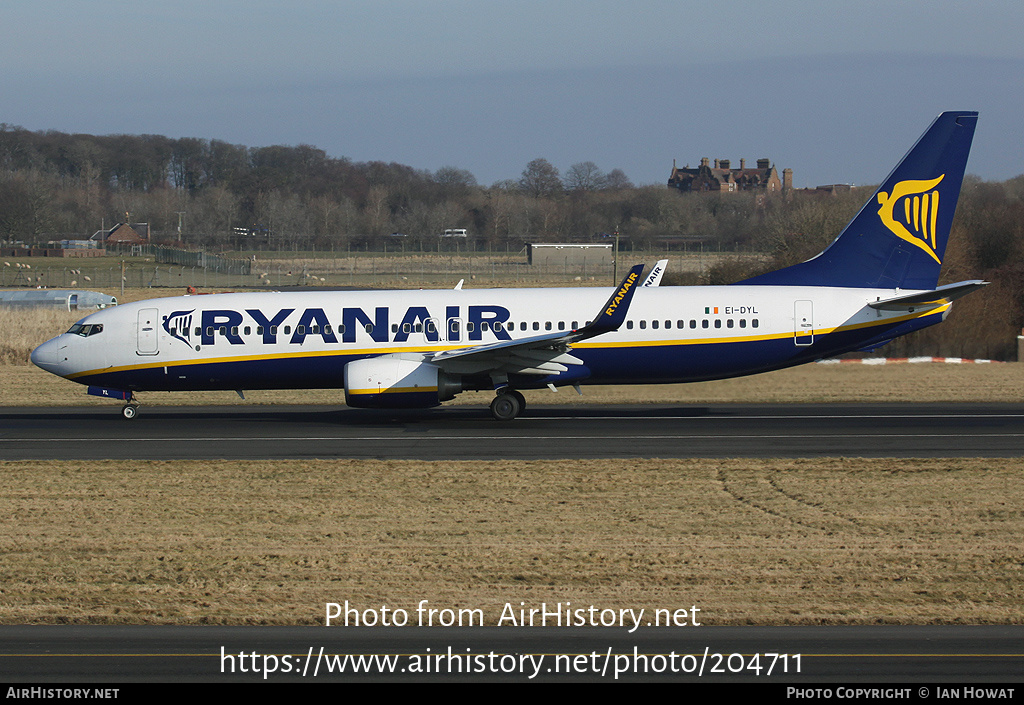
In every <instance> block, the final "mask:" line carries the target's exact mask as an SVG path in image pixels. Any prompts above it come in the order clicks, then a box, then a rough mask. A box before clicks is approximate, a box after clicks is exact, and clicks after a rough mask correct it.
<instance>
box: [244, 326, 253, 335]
mask: <svg viewBox="0 0 1024 705" xmlns="http://www.w3.org/2000/svg"><path fill="white" fill-rule="evenodd" d="M250 333H252V327H251V326H246V327H245V334H246V335H249V334H250Z"/></svg>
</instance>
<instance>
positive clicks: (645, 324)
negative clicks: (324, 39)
mask: <svg viewBox="0 0 1024 705" xmlns="http://www.w3.org/2000/svg"><path fill="white" fill-rule="evenodd" d="M646 328H647V321H640V330H645V329H646Z"/></svg>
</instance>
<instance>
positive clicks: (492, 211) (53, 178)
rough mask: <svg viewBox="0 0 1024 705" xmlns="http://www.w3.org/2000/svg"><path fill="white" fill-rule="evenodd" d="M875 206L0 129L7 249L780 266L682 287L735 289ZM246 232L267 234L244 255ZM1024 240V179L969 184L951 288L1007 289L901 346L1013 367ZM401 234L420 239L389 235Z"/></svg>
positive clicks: (858, 193) (813, 249) (595, 176)
mask: <svg viewBox="0 0 1024 705" xmlns="http://www.w3.org/2000/svg"><path fill="white" fill-rule="evenodd" d="M870 193H871V191H870V189H867V188H861V189H852V190H851V191H848V192H845V193H843V192H840V193H837V194H829V195H821V194H815V193H805V192H801V191H795V192H791V193H788V194H754V193H750V192H741V193H733V194H680V193H679V192H677V191H675V190H672V189H668V188H666V187H665V186H664V185H653V186H634V185H633V184H632V183H630V181H629V179H628V178H627V177H626V175H625V174H623V173H622V172H621V171H620V170H613V171H611V172H608V173H605V172H603V171H601V169H600V168H598V167H597V165H595V164H594V163H592V162H582V163H579V164H574V165H572V166H571V167H570V168H569V169H568V170H567V171H566V173H565V174H564V175H563V174H561V173H559V171H558V170H557V169H556V168H555V167H554V166H553V165H552V164H550V163H549V162H548V161H546V160H544V159H536V160H534V161H532V162H530V163H529V164H528V165H526V167H525V168H524V170H523V172H522V174H521V178H519V179H518V180H510V181H505V182H499V183H496V184H493V185H491V186H489V187H485V186H481V185H480V184H478V183H477V181H476V179H475V178H474V176H473V175H472V174H471V173H470V172H468V171H465V170H463V169H459V168H456V167H445V168H442V169H439V170H437V171H435V172H429V171H423V170H416V169H413V168H412V167H408V166H405V165H401V164H393V163H391V164H387V163H383V162H365V163H356V162H352V161H351V160H348V159H345V158H334V157H328V156H327V155H326V153H325V152H324V151H323V150H320V149H317V148H315V147H310V146H308V145H300V146H297V147H285V146H273V147H262V148H247V147H243V146H239V145H231V144H228V143H225V142H220V141H217V140H199V139H170V138H166V137H159V136H153V135H142V136H129V135H116V136H108V137H97V136H93V135H69V134H64V133H59V132H30V131H27V130H23V129H21V128H15V127H11V126H7V125H0V240H21V241H26V242H30V243H39V242H45V241H47V240H52V239H58V238H68V237H72V238H74V237H83V236H88V235H90V234H92V233H93V232H94V231H96V230H97V229H99V227H100V224H101V223H103V224H105V225H107V226H108V227H109V226H110V225H112V224H113V223H115V222H117V221H122V220H124V219H125V217H126V214H130V215H129V217H130V219H131V220H132V221H133V222H148V223H149V224H150V227H151V232H153V233H154V236H155V239H163V240H176V239H177V236H178V224H179V222H182V223H183V229H182V239H183V240H184V244H186V245H188V246H204V247H207V248H219V249H230V248H236V247H245V248H254V247H260V248H268V249H274V248H280V249H310V248H314V247H315V248H317V249H335V250H338V251H343V250H345V249H346V248H348V247H355V248H362V247H372V248H379V247H380V246H381V245H382V244H383V243H385V242H392V243H397V242H401V243H402V245H403V246H404V247H406V249H420V248H422V249H424V250H430V249H435V248H436V247H437V244H438V242H439V239H438V235H439V234H440V233H441V232H443V230H445V229H446V228H466V229H467V230H469V232H470V233H471V234H472V235H473V236H474V237H473V238H472V240H471V242H472V243H475V244H476V245H477V246H479V247H487V246H490V247H493V248H494V249H505V248H506V247H507V248H509V249H511V250H513V251H515V250H518V249H519V248H520V247H521V246H522V244H523V243H524V242H529V241H549V242H550V241H589V240H593V239H594V238H595V237H599V236H600V235H601V234H609V233H614V232H616V231H618V232H619V233H620V234H621V235H622V237H623V238H624V239H625V241H626V242H627V243H630V244H632V245H633V246H634V247H640V248H644V249H653V248H660V247H661V246H664V245H666V244H668V243H675V244H678V243H681V242H692V243H694V244H693V247H696V246H697V245H696V243H698V242H699V243H701V244H702V245H703V246H705V247H709V248H713V249H722V250H730V249H739V248H741V249H749V250H754V251H758V252H763V253H767V254H768V255H769V258H768V260H767V261H765V262H763V263H762V264H760V265H751V264H750V263H749V262H750V260H749V259H748V260H745V261H744V262H745V263H740V262H739V261H737V262H736V263H728V262H727V263H725V264H722V265H719V266H718V267H716V268H715V269H714V270H712V271H711V272H709V273H706V274H704V275H700V276H698V275H690V276H683V275H678V274H677V275H675V279H674V281H675V283H713V284H719V283H721V284H724V283H730V282H732V281H737V280H739V279H742V278H744V277H746V276H750V275H752V274H756V273H757V272H758V271H759V270H763V269H771V268H777V267H781V266H785V265H788V264H792V263H795V262H799V261H802V260H804V259H807V258H808V257H811V256H813V255H814V254H816V253H817V252H820V251H821V250H822V249H823V248H824V247H825V246H826V245H827V244H828V243H829V242H830V241H831V239H832V238H833V237H835V235H836V234H837V233H838V232H839V231H840V230H841V229H842V227H843V226H844V225H845V224H846V223H847V222H848V221H849V220H850V218H851V217H852V216H853V215H854V214H855V213H856V211H857V209H858V208H860V207H861V206H862V205H863V203H864V201H865V200H866V199H867V198H868V196H869V195H870ZM236 228H242V229H248V230H250V231H251V232H252V233H253V234H252V235H251V236H247V237H245V238H243V240H244V241H243V242H239V241H238V240H237V239H236V238H234V237H233V233H234V232H235V229H236ZM1022 229H1024V176H1020V177H1017V178H1014V179H1010V180H1008V181H1005V182H1000V183H992V182H984V181H982V180H980V179H977V178H975V177H970V176H969V177H968V178H967V179H966V180H965V182H964V186H963V190H962V193H961V197H960V205H959V207H958V211H957V217H956V219H955V221H954V226H953V233H952V237H951V240H950V245H949V248H948V251H947V255H946V261H945V266H944V268H943V280H944V282H948V281H957V280H962V279H987V280H989V281H992V282H993V284H992V286H990V287H988V288H987V289H986V290H985V291H984V292H982V293H980V294H976V295H972V296H970V297H967V298H966V299H964V300H963V301H962V302H958V303H957V305H956V307H955V308H954V314H953V316H952V317H951V320H950V322H949V323H947V325H945V326H941V327H939V328H936V329H932V330H931V331H927V332H925V333H923V334H921V335H919V336H917V337H914V338H908V339H905V340H902V341H898V342H897V343H894V344H893V346H892V350H893V351H894V352H896V353H899V352H911V351H917V352H919V353H921V354H958V355H963V356H972V357H1004V358H1005V357H1012V356H1013V354H1014V351H1013V350H1012V349H1011V348H1012V347H1013V346H1014V345H1015V339H1016V334H1017V332H1018V331H1019V330H1020V327H1021V325H1022V323H1024V303H1022V302H1024V249H1022V248H1024V245H1022V243H1024V232H1022ZM392 233H401V234H404V235H406V237H403V238H401V239H397V238H396V239H389V236H390V235H391V234H392ZM979 322H981V323H980V324H979ZM933 336H939V337H933ZM953 341H957V342H955V345H954V342H953ZM907 346H910V347H907ZM951 346H952V347H951ZM929 348H931V349H930V350H929ZM953 348H955V349H953Z"/></svg>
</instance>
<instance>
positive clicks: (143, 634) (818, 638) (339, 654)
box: [0, 626, 1024, 699]
mask: <svg viewBox="0 0 1024 705" xmlns="http://www.w3.org/2000/svg"><path fill="white" fill-rule="evenodd" d="M1022 636H1024V627H1020V626H981V627H968V626H958V627H948V626H946V627H942V626H936V627H893V626H874V627H680V628H668V627H660V628H652V629H648V630H646V632H645V631H644V630H643V629H640V630H637V632H635V633H633V634H630V633H628V630H626V629H616V628H601V627H596V628H575V627H574V628H566V627H558V626H547V627H533V628H525V629H524V628H514V627H494V626H488V627H451V628H440V627H433V628H429V627H416V626H405V627H391V628H384V627H376V628H366V627H339V626H334V627H329V628H328V627H221V626H201V627H175V626H150V627H128V626H121V627H117V626H55V627H48V626H10V627H0V657H2V658H0V679H3V680H4V681H7V682H22V683H32V684H38V683H60V682H64V683H67V682H72V683H106V684H111V683H145V682H160V683H182V682H187V683H227V682H232V683H240V682H248V683H300V682H306V683H315V682H352V681H377V682H380V681H389V682H400V681H406V682H423V681H434V682H439V681H440V682H471V681H487V682H519V683H529V682H553V681H573V682H608V683H613V682H651V681H659V680H663V681H674V682H689V683H706V684H709V685H710V684H722V683H737V682H742V683H758V684H760V685H762V686H772V685H774V686H777V687H778V688H779V689H780V691H781V690H783V687H782V686H783V684H792V683H804V684H806V683H842V684H844V685H849V684H858V683H872V684H875V683H890V684H892V683H903V684H913V685H914V695H915V696H921V694H922V691H921V690H919V688H920V685H919V684H922V683H940V682H941V683H959V684H962V685H968V684H969V685H971V686H979V685H981V684H984V683H993V682H995V683H1015V682H1019V681H1020V674H1021V666H1022V665H1024V651H1022V649H1021V644H1022V640H1021V638H1022ZM346 654H353V655H357V656H363V657H364V658H363V659H361V660H359V659H352V658H345V657H344V655H346ZM367 657H368V658H367ZM127 692H129V693H131V692H134V691H132V690H131V689H128V691H127ZM928 692H929V696H932V695H935V694H936V688H935V687H934V686H933V687H930V688H929V689H928ZM1018 692H1019V689H1018ZM839 697H844V696H839ZM845 697H849V698H852V697H853V693H850V694H847V695H845ZM904 697H910V696H909V694H908V695H905V696H904ZM922 699H927V697H922Z"/></svg>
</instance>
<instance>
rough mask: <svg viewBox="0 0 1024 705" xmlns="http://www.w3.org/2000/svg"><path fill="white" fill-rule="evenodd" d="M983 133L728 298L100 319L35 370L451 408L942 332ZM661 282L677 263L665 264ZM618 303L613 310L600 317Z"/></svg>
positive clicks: (182, 308) (707, 295) (365, 305)
mask: <svg viewBox="0 0 1024 705" xmlns="http://www.w3.org/2000/svg"><path fill="white" fill-rule="evenodd" d="M976 122H977V113H975V112H947V113H943V114H941V115H939V117H938V118H936V120H935V121H934V122H933V123H932V125H931V126H930V127H929V128H928V130H927V131H926V132H925V133H924V135H923V136H922V137H921V138H920V139H919V140H918V142H917V143H916V144H915V145H914V147H913V148H912V149H911V150H910V152H908V153H907V155H906V156H905V157H904V158H903V160H902V161H901V162H900V163H899V165H898V166H897V167H896V169H894V170H893V172H892V174H890V175H889V177H888V178H887V179H886V180H885V182H884V183H883V184H882V185H881V186H880V187H879V189H878V191H877V192H875V194H874V195H872V197H871V199H870V200H869V201H868V203H867V204H866V205H865V206H864V207H863V208H862V209H861V211H860V212H859V213H858V214H857V216H856V217H854V219H853V220H852V221H851V222H850V224H849V225H847V226H846V228H845V229H844V230H843V231H842V233H840V234H839V236H838V237H837V238H836V239H835V241H834V242H833V243H832V244H831V245H830V246H829V247H828V248H827V249H826V250H825V251H824V252H822V253H821V254H820V255H818V256H817V257H814V258H813V259H810V260H808V261H806V262H803V263H801V264H797V265H794V266H792V267H787V268H785V269H781V270H778V271H775V272H771V273H769V274H765V275H761V276H758V277H754V278H752V279H748V280H746V281H743V282H739V283H738V284H733V285H730V286H713V287H702V286H697V287H674V286H669V287H665V286H657V284H658V282H659V280H660V272H658V271H656V272H654V276H653V277H648V281H647V282H646V283H647V286H644V285H643V284H644V283H645V282H644V279H643V278H642V276H641V275H642V270H643V265H638V266H636V267H634V268H633V269H632V270H631V271H630V272H629V274H628V275H627V276H626V277H625V279H624V280H623V281H622V284H621V285H620V286H618V287H617V288H615V289H612V290H611V291H610V292H609V291H608V290H607V289H604V290H602V289H596V288H570V289H482V290H466V289H462V288H461V287H457V288H456V289H447V290H432V291H423V290H417V291H355V292H347V291H346V292H304V293H235V294H214V295H208V296H184V297H174V298H164V299H152V300H148V301H139V302H135V303H130V304H122V305H120V306H117V307H116V308H110V309H106V310H103V311H99V312H97V313H94V314H92V315H90V316H87V317H85V318H83V319H82V320H81V321H79V322H78V323H76V324H75V325H73V326H72V327H71V329H70V330H69V331H68V332H67V333H64V334H63V335H60V336H58V337H56V338H53V339H52V340H49V341H47V342H46V343H43V344H42V345H40V346H39V347H38V348H36V349H35V350H34V351H33V353H32V361H33V362H34V363H35V364H36V365H38V366H39V367H41V368H43V369H45V370H48V371H50V372H52V373H54V374H56V375H60V376H61V377H65V378H67V379H70V380H74V381H76V382H79V383H81V384H84V385H88V386H89V393H91V394H96V395H98V396H106V397H111V398H116V399H121V400H124V401H125V405H124V407H123V414H124V416H125V417H126V418H133V417H134V416H135V415H136V411H137V401H136V398H135V394H136V392H142V391H156V390H164V391H185V390H201V389H202V390H206V389H227V390H236V391H238V392H239V394H241V393H242V392H243V390H249V389H311V388H337V389H342V388H343V389H344V390H345V401H346V403H347V404H349V405H350V406H356V407H371V408H412V407H431V406H437V405H439V404H440V403H441V402H444V401H446V400H449V399H451V398H453V397H454V396H455V395H456V394H458V393H459V392H462V391H465V390H480V389H493V390H494V391H495V392H496V394H495V397H494V400H493V401H492V402H491V413H492V414H493V415H494V417H495V418H496V419H498V420H502V421H506V420H511V419H514V418H515V417H516V416H517V415H518V414H519V413H520V411H522V409H523V408H524V407H525V399H524V397H523V395H522V393H521V392H520V390H524V389H541V388H544V387H550V388H552V389H554V388H556V387H558V386H566V385H569V386H573V387H575V388H576V390H577V391H579V385H580V384H584V383H587V384H638V383H644V384H647V383H668V382H692V381H698V380H710V379H720V378H725V377H736V376H740V375H748V374H754V373H757V372H765V371H768V370H776V369H780V368H784V367H790V366H793V365H799V364H802V363H805V362H811V361H813V360H817V359H820V358H823V357H830V356H833V355H837V354H840V353H844V352H849V351H855V350H868V349H873V348H876V347H878V346H880V345H883V344H884V343H886V342H888V341H889V340H892V339H893V338H895V337H897V336H900V335H905V334H906V333H910V332H912V331H915V330H919V329H921V328H924V327H926V326H930V325H933V324H935V323H938V322H940V321H941V320H943V319H944V318H945V317H946V315H947V313H948V312H949V310H950V305H951V303H950V302H951V301H952V300H953V299H955V298H957V297H959V296H962V295H964V294H967V293H969V292H971V291H974V290H975V289H978V288H979V287H981V286H984V284H985V282H982V281H967V282H960V283H957V284H950V285H946V286H941V287H937V284H938V276H939V269H940V267H941V263H942V257H943V253H944V252H945V248H946V240H947V237H948V235H949V229H950V223H951V221H952V219H953V212H954V210H955V208H956V202H957V198H958V196H959V193H960V186H961V181H962V179H963V174H964V169H965V166H966V163H967V156H968V153H969V152H970V145H971V140H972V138H973V135H974V128H975V124H976ZM659 265H661V266H660V268H659V267H656V268H655V269H660V270H663V269H664V264H663V263H659ZM602 304H603V305H602Z"/></svg>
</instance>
